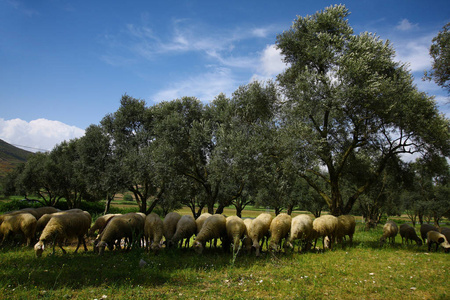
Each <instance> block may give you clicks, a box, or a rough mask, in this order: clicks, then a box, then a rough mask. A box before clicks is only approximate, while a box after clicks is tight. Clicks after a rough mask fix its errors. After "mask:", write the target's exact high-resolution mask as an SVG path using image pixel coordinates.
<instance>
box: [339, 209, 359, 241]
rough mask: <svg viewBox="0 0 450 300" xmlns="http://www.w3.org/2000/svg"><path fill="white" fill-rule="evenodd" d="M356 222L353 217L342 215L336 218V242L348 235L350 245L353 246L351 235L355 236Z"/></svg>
mask: <svg viewBox="0 0 450 300" xmlns="http://www.w3.org/2000/svg"><path fill="white" fill-rule="evenodd" d="M355 227H356V220H355V217H354V216H350V215H342V216H339V217H338V226H337V229H336V240H337V242H338V243H340V242H342V240H343V239H345V236H346V235H348V237H349V239H350V243H351V244H353V235H354V234H355Z"/></svg>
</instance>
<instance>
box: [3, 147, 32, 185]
mask: <svg viewBox="0 0 450 300" xmlns="http://www.w3.org/2000/svg"><path fill="white" fill-rule="evenodd" d="M31 154H33V153H32V152H29V151H26V150H22V149H20V148H17V147H15V146H13V145H10V144H8V143H7V142H5V141H3V140H1V139H0V178H2V177H4V176H5V175H6V174H7V173H8V172H9V171H11V170H12V169H14V168H15V167H16V166H17V165H18V164H20V163H24V162H26V161H27V158H28V156H30V155H31Z"/></svg>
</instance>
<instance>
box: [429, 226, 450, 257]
mask: <svg viewBox="0 0 450 300" xmlns="http://www.w3.org/2000/svg"><path fill="white" fill-rule="evenodd" d="M433 243H435V244H436V250H435V251H436V252H437V250H438V247H439V245H441V247H442V248H444V251H445V252H449V251H450V244H449V243H448V241H447V239H446V238H445V235H443V234H442V233H439V232H437V231H433V230H430V231H428V232H427V244H428V251H431V245H432V244H433Z"/></svg>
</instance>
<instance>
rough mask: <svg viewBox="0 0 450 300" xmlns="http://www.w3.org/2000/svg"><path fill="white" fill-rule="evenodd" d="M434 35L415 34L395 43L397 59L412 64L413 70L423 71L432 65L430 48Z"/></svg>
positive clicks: (411, 68)
mask: <svg viewBox="0 0 450 300" xmlns="http://www.w3.org/2000/svg"><path fill="white" fill-rule="evenodd" d="M432 38H433V36H432V35H425V36H414V37H411V38H409V39H402V38H399V40H398V41H397V42H396V43H395V45H394V46H395V50H396V53H397V59H398V60H399V61H402V62H406V63H408V64H409V65H410V70H411V71H412V72H419V71H420V72H423V71H424V70H425V69H429V68H430V66H431V57H430V54H429V49H430V46H431V39H432Z"/></svg>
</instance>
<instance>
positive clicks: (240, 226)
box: [226, 216, 247, 254]
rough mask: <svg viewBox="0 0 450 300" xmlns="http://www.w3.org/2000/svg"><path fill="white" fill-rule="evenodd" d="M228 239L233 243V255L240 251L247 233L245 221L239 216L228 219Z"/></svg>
mask: <svg viewBox="0 0 450 300" xmlns="http://www.w3.org/2000/svg"><path fill="white" fill-rule="evenodd" d="M226 226H227V235H228V239H229V240H230V241H231V242H232V243H233V253H235V254H236V253H237V252H238V251H239V247H240V243H241V239H244V237H245V235H246V233H247V227H245V224H244V221H243V220H242V219H241V218H239V217H238V216H230V217H227V219H226Z"/></svg>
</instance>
